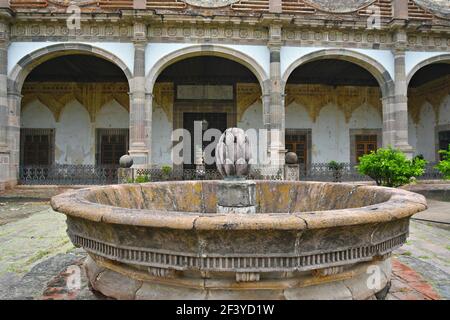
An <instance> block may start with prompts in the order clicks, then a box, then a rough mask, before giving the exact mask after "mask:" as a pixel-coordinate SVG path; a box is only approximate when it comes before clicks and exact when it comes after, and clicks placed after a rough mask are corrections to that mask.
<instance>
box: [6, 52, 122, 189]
mask: <svg viewBox="0 0 450 320" xmlns="http://www.w3.org/2000/svg"><path fill="white" fill-rule="evenodd" d="M53 49H54V51H52V50H47V51H46V52H47V53H44V52H42V55H39V53H36V54H35V55H34V57H35V59H32V60H30V59H29V58H24V59H25V60H27V59H28V61H25V60H22V61H20V62H19V64H18V66H20V67H16V68H14V69H13V71H12V73H11V76H10V77H11V78H12V79H14V82H12V83H13V85H12V86H11V88H10V97H11V99H13V98H14V97H16V96H18V95H15V94H14V91H15V90H16V91H17V92H19V93H20V96H21V99H20V100H19V99H18V100H17V102H16V103H17V104H18V115H17V117H18V119H19V123H20V131H19V132H20V136H19V137H18V139H17V140H18V146H17V150H18V154H17V158H16V164H17V165H18V166H20V170H19V177H20V179H21V180H22V182H23V183H34V182H36V181H35V180H37V181H38V180H41V181H40V182H39V183H52V182H53V183H100V182H102V181H103V180H105V179H106V180H108V181H114V179H115V169H114V167H117V166H118V160H119V157H120V156H122V155H123V154H125V153H127V151H128V140H129V138H128V136H129V133H128V130H129V129H128V128H129V115H128V114H129V96H128V92H129V84H128V83H129V79H130V78H131V73H130V72H129V71H128V69H127V68H126V67H124V66H123V65H121V64H120V63H119V64H117V63H115V61H113V60H112V58H113V57H112V56H110V55H109V54H106V55H105V56H102V55H101V54H98V53H97V54H92V53H89V52H85V51H84V50H82V49H81V48H79V49H78V50H75V49H74V50H57V48H53ZM60 49H61V48H60ZM48 51H50V53H49V52H48ZM91 52H92V51H91ZM114 59H115V58H114ZM106 167H108V168H110V169H103V168H106ZM62 171H64V172H65V174H64V175H61V172H62ZM68 177H71V179H75V180H74V181H65V180H67V179H68ZM84 178H86V179H85V180H86V181H84ZM97 178H98V179H97ZM52 179H63V181H50V180H52ZM96 179H97V180H98V181H97V180H96ZM47 180H48V181H47ZM91 180H92V181H91ZM94 180H95V181H94Z"/></svg>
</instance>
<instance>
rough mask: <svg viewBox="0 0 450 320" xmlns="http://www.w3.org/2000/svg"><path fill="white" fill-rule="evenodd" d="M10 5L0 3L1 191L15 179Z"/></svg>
mask: <svg viewBox="0 0 450 320" xmlns="http://www.w3.org/2000/svg"><path fill="white" fill-rule="evenodd" d="M10 17H11V13H10V10H9V4H8V3H6V2H1V3H0V191H1V190H3V189H5V188H6V186H7V185H9V184H13V183H14V182H15V179H14V178H13V177H12V175H11V172H10V168H9V166H10V161H11V150H10V146H9V144H8V124H9V107H8V46H9V18H10Z"/></svg>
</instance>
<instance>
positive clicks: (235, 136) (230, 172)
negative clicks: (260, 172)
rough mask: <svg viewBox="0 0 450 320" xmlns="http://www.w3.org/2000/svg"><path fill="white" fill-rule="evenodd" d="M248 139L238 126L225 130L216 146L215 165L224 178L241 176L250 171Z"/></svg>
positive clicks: (250, 156) (250, 152)
mask: <svg viewBox="0 0 450 320" xmlns="http://www.w3.org/2000/svg"><path fill="white" fill-rule="evenodd" d="M251 158H252V151H251V149H250V140H249V138H248V136H247V135H246V134H245V131H244V130H242V129H240V128H229V129H227V130H225V132H224V133H223V134H222V136H221V137H220V139H219V142H218V143H217V146H216V166H217V169H218V170H219V172H220V174H221V175H222V176H223V177H224V178H243V177H246V176H247V175H248V174H249V172H250V163H249V162H250V160H251Z"/></svg>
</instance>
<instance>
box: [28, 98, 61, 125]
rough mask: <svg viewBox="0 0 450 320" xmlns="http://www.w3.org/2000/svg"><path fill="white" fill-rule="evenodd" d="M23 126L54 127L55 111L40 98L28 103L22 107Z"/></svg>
mask: <svg viewBox="0 0 450 320" xmlns="http://www.w3.org/2000/svg"><path fill="white" fill-rule="evenodd" d="M20 126H21V128H35V129H52V128H55V127H56V121H55V117H54V116H53V113H52V112H51V111H50V110H49V109H48V108H47V107H46V106H45V105H44V104H43V103H42V102H40V101H39V100H34V101H32V102H30V103H28V104H27V105H26V106H24V107H23V109H22V117H21V118H20Z"/></svg>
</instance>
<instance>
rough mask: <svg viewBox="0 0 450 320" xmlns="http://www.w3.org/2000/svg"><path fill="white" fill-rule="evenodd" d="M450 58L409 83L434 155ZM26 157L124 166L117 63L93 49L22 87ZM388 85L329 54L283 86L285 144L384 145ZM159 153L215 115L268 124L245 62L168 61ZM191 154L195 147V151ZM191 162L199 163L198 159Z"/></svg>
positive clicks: (419, 143)
mask: <svg viewBox="0 0 450 320" xmlns="http://www.w3.org/2000/svg"><path fill="white" fill-rule="evenodd" d="M449 80H450V65H447V64H442V63H441V64H431V65H428V66H425V67H423V68H422V69H420V70H419V71H418V72H417V73H416V75H415V76H414V77H413V78H412V79H411V81H410V84H409V92H408V95H409V108H408V119H409V143H410V145H411V146H413V148H414V149H415V150H416V151H415V153H416V154H422V155H423V156H424V157H425V158H426V159H427V160H430V161H435V160H436V159H437V151H438V149H439V148H443V147H445V145H447V144H448V143H449V141H450V98H449V95H448V93H449V83H450V81H449ZM22 95H23V98H22V101H21V106H22V110H21V117H20V119H21V120H20V121H21V139H20V140H21V142H20V163H21V165H49V164H53V163H59V164H74V165H78V164H101V165H103V164H117V162H118V159H119V157H120V156H121V155H123V154H124V153H126V152H127V151H128V149H129V126H130V114H129V105H130V98H129V86H128V83H127V78H126V77H125V75H124V74H123V72H122V70H120V68H118V67H117V66H115V65H114V64H113V63H111V62H108V61H106V60H103V59H101V58H97V57H94V56H89V55H79V54H78V55H77V54H74V55H65V56H61V57H57V58H54V59H50V60H48V61H46V62H44V63H42V64H40V65H39V66H38V67H36V68H35V69H33V71H32V72H31V73H30V74H29V75H28V77H27V79H26V81H25V83H24V85H23V88H22ZM381 97H382V93H381V90H380V85H379V83H378V82H377V80H376V79H375V78H374V76H373V75H372V74H371V73H370V72H369V71H367V70H366V69H364V68H363V67H361V66H358V65H356V64H354V63H352V62H347V61H345V60H337V59H321V60H316V61H313V62H308V63H305V64H302V65H300V66H299V67H297V68H296V69H295V70H294V71H293V72H292V73H291V75H290V76H289V78H288V81H287V83H286V87H285V101H284V106H285V123H284V129H285V137H284V138H285V141H284V143H285V147H286V150H287V151H294V152H296V153H297V154H298V156H299V159H300V162H301V163H303V164H305V165H308V164H311V163H318V162H328V161H331V160H336V161H339V162H357V160H358V157H359V156H361V155H362V154H364V153H368V152H370V151H371V150H375V149H376V148H379V147H381V146H382V145H383V142H382V136H383V135H382V131H383V112H382V99H381ZM153 100H154V103H153V108H152V121H151V123H152V138H151V140H152V145H151V161H152V164H154V165H159V166H161V165H165V164H170V163H171V148H172V145H173V143H172V141H171V132H172V130H173V129H176V128H186V129H189V130H192V124H193V121H200V120H202V119H206V120H208V122H209V123H210V126H211V127H214V128H217V129H219V130H222V131H223V130H224V129H225V128H227V127H231V126H238V127H241V128H243V129H250V128H255V129H263V128H265V125H264V121H263V118H264V116H263V113H264V107H263V101H262V89H261V85H260V83H259V82H258V79H257V78H256V77H255V75H254V74H253V73H252V72H251V71H250V70H249V69H248V68H246V67H245V66H243V65H241V64H239V63H238V62H234V61H232V60H230V59H227V58H221V57H214V56H199V57H191V58H186V59H184V60H181V61H178V62H176V63H174V64H171V65H169V66H168V67H166V68H165V69H164V70H162V72H161V73H160V75H159V76H158V78H157V81H156V83H155V86H154V90H153ZM192 154H193V153H192ZM193 162H194V161H192V162H191V163H193Z"/></svg>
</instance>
